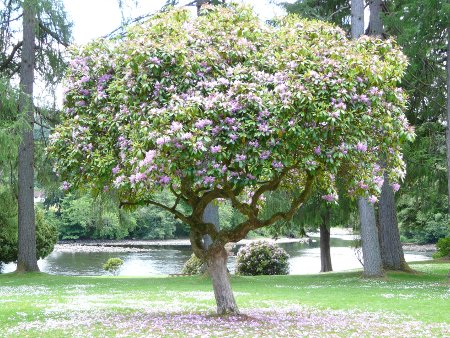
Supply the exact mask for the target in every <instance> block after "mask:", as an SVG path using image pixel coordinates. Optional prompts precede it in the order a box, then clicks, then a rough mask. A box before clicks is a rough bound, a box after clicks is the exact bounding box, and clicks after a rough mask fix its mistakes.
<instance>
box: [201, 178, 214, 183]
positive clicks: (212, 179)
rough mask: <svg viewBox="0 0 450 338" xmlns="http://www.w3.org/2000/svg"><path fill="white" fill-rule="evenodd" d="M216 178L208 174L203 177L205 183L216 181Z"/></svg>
mask: <svg viewBox="0 0 450 338" xmlns="http://www.w3.org/2000/svg"><path fill="white" fill-rule="evenodd" d="M214 181H215V178H214V177H213V176H206V177H204V178H203V183H205V184H212V183H214Z"/></svg>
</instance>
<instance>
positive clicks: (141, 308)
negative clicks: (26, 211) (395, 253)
mask: <svg viewBox="0 0 450 338" xmlns="http://www.w3.org/2000/svg"><path fill="white" fill-rule="evenodd" d="M412 268H414V269H416V270H417V271H419V272H418V273H416V274H406V273H389V274H388V277H387V278H386V279H383V280H364V279H362V278H361V277H360V273H359V272H350V273H329V274H321V275H309V276H262V277H233V278H232V285H233V290H234V292H235V295H236V298H237V302H238V304H239V306H240V309H241V312H242V313H243V314H244V316H240V317H226V318H221V317H216V316H214V315H213V313H214V310H215V303H214V296H213V293H212V290H211V289H212V288H211V284H210V281H209V280H208V279H207V278H204V277H164V278H122V277H64V276H54V275H46V274H30V275H16V274H5V275H0V337H25V336H26V337H67V336H81V337H89V336H94V337H104V336H129V337H136V336H146V337H152V336H154V337H161V336H179V337H202V336H205V337H216V336H217V337H237V336H239V337H250V336H260V337H261V336H262V337H271V336H273V337H285V336H296V337H298V336H308V337H313V336H316V337H323V336H343V337H348V336H355V337H361V336H383V335H389V336H391V337H415V336H417V337H440V336H442V337H450V286H449V284H448V282H447V273H448V271H449V269H450V264H449V263H448V262H443V261H440V262H424V263H417V264H413V265H412Z"/></svg>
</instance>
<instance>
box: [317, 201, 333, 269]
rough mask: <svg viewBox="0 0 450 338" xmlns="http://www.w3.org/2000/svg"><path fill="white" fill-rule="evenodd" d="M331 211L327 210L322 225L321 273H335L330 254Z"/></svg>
mask: <svg viewBox="0 0 450 338" xmlns="http://www.w3.org/2000/svg"><path fill="white" fill-rule="evenodd" d="M329 225H330V209H329V208H327V210H326V214H325V217H324V218H323V221H322V223H321V224H320V272H328V271H333V267H332V265H331V252H330V228H329Z"/></svg>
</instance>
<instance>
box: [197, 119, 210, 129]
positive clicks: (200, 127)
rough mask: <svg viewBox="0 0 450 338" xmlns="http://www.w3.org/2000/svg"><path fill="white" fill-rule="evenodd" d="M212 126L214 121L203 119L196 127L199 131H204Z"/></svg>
mask: <svg viewBox="0 0 450 338" xmlns="http://www.w3.org/2000/svg"><path fill="white" fill-rule="evenodd" d="M210 125H212V121H211V120H210V119H201V120H198V121H197V122H195V127H196V128H198V129H203V128H205V127H206V126H210Z"/></svg>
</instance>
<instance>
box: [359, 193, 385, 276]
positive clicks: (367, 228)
mask: <svg viewBox="0 0 450 338" xmlns="http://www.w3.org/2000/svg"><path fill="white" fill-rule="evenodd" d="M358 204H359V217H360V219H361V242H362V252H363V259H364V273H363V274H364V277H382V276H383V275H384V273H383V268H382V261H381V254H380V245H379V242H378V229H377V226H376V220H375V209H374V207H373V205H372V204H370V203H369V202H368V201H367V200H366V199H364V198H360V199H359V203H358Z"/></svg>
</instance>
